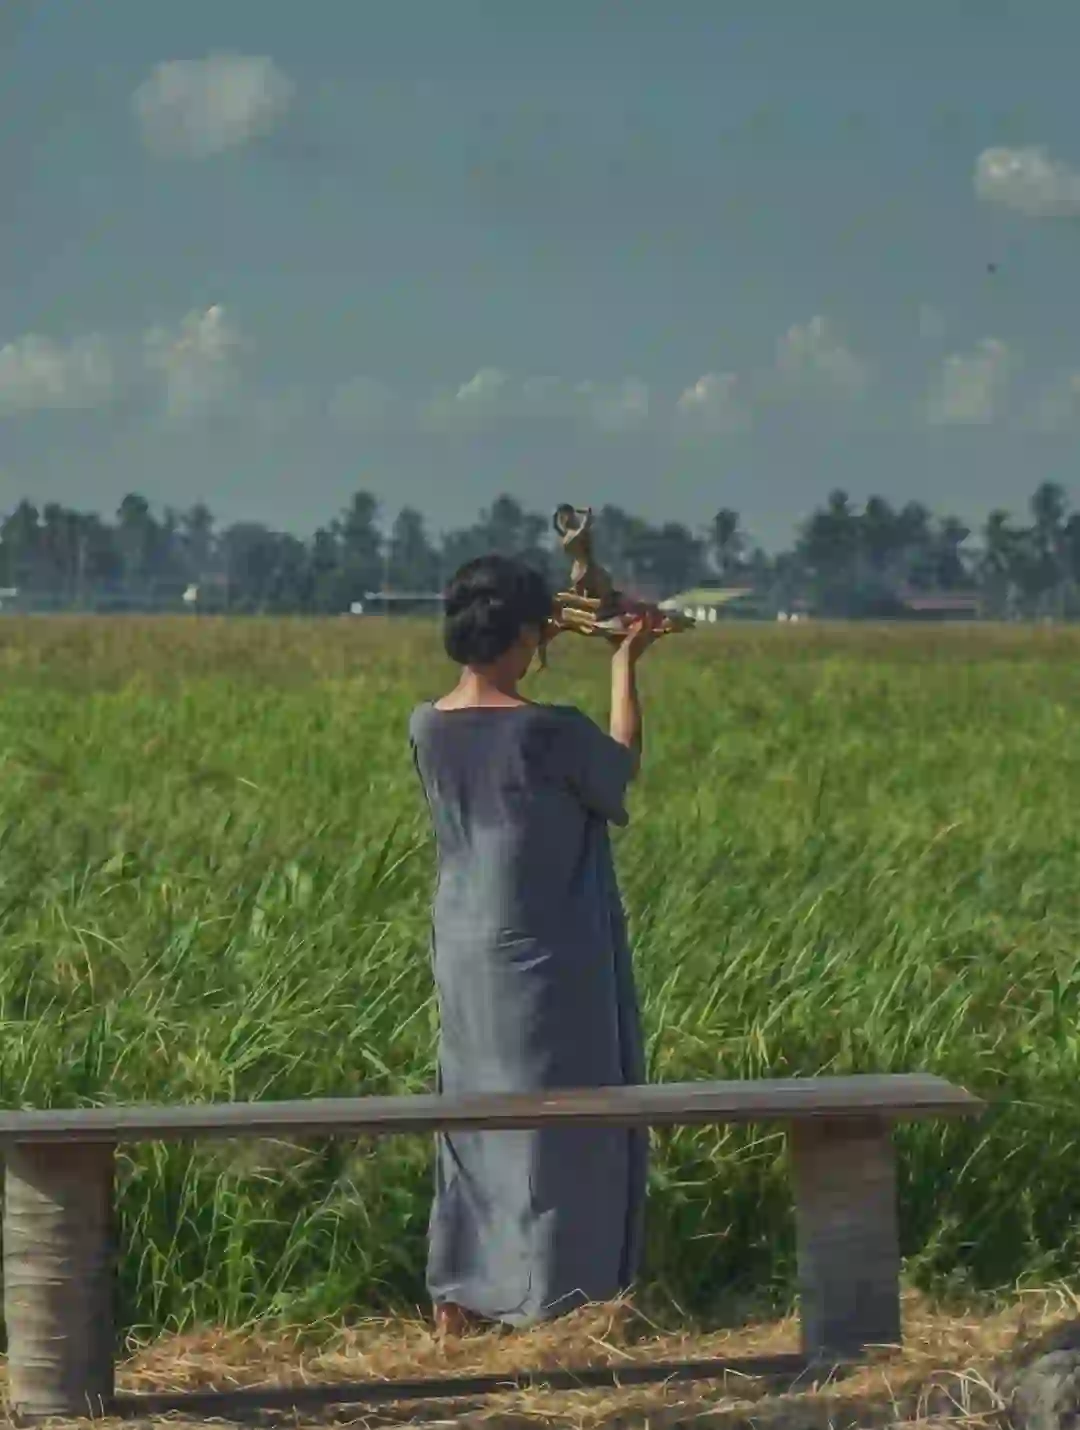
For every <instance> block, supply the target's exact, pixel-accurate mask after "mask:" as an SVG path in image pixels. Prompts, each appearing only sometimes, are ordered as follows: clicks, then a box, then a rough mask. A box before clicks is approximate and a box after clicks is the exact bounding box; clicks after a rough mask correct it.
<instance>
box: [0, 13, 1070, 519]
mask: <svg viewBox="0 0 1080 1430" xmlns="http://www.w3.org/2000/svg"><path fill="white" fill-rule="evenodd" d="M1078 52H1080V8H1077V7H1076V6H1075V5H1073V4H1071V3H1069V0H1017V3H1007V0H908V3H905V4H900V3H898V0H897V2H896V3H890V4H888V5H886V4H875V5H867V4H865V3H860V0H815V3H814V4H812V5H811V4H808V3H806V0H670V3H667V4H662V3H661V0H648V3H645V0H620V3H614V0H610V3H608V0H544V3H540V0H528V3H526V0H380V3H373V0H312V3H310V4H308V5H298V4H297V3H295V0H228V3H222V0H184V3H183V4H171V5H166V4H164V3H149V0H95V3H94V4H93V5H88V4H86V3H79V0H9V4H8V6H7V7H6V9H5V11H4V13H3V15H2V16H0V170H2V172H0V177H2V178H3V179H4V180H5V190H6V192H7V194H8V202H7V203H6V204H5V205H3V206H2V208H0V506H4V507H6V506H10V505H11V504H13V502H14V501H15V500H17V499H18V498H19V497H20V496H22V495H29V496H31V497H33V498H34V499H36V500H38V501H44V500H48V499H56V500H61V501H64V502H69V503H75V504H78V505H80V506H82V507H86V508H92V509H98V510H111V509H112V508H114V507H115V505H116V504H117V502H118V501H119V499H120V497H121V496H122V495H123V493H124V492H125V491H128V490H130V489H133V488H134V489H138V490H141V491H143V492H144V493H145V494H146V495H147V496H148V497H149V498H150V499H151V500H152V501H154V502H155V503H159V504H160V503H166V502H168V503H172V504H174V505H187V504H189V503H191V502H193V501H197V500H204V501H206V502H208V503H209V504H210V505H211V507H212V508H213V509H214V510H215V511H216V512H218V513H219V514H220V516H221V517H222V518H223V519H226V520H228V519H235V518H237V517H239V516H251V517H254V518H257V519H263V520H266V521H268V522H271V523H274V524H280V525H282V526H285V527H287V528H290V529H293V530H296V531H298V532H300V533H306V532H310V531H311V530H312V529H313V528H314V527H315V526H316V525H318V524H319V523H320V522H321V521H322V520H324V519H326V518H327V517H329V516H330V515H331V514H333V513H334V512H335V511H336V510H337V509H338V508H339V507H341V506H342V505H343V504H344V503H345V501H346V500H347V499H348V496H349V495H350V493H351V492H352V491H353V490H354V489H355V488H356V487H357V486H360V485H363V486H366V487H368V488H369V489H371V490H372V491H374V492H375V493H376V495H377V496H378V497H379V498H380V500H381V501H382V502H383V503H384V506H385V511H386V514H387V516H392V515H393V514H394V512H395V511H396V510H397V508H398V507H399V506H400V505H402V504H403V503H406V502H407V503H410V504H413V505H417V506H420V507H421V508H422V509H423V510H424V511H425V512H427V513H428V514H429V515H430V517H431V519H432V522H433V525H434V526H435V527H436V528H441V527H445V526H448V525H452V524H455V523H458V522H462V521H465V520H468V519H470V518H471V517H472V515H473V513H474V512H475V511H476V509H477V508H478V507H479V506H480V505H482V504H484V503H485V502H487V501H489V500H490V499H491V497H492V496H494V495H495V494H496V493H497V492H498V491H501V490H509V491H512V492H513V493H515V494H516V495H518V496H519V497H521V498H522V500H524V501H526V502H527V503H528V504H530V505H532V506H534V507H538V508H544V507H547V506H550V505H552V504H553V502H555V501H557V500H561V499H564V498H565V499H569V500H572V501H575V502H581V503H584V502H592V503H594V504H599V503H601V502H605V501H618V502H620V503H622V504H623V505H625V506H628V507H630V508H631V509H633V510H636V511H639V512H641V513H642V514H644V515H647V516H649V517H651V518H654V519H656V518H659V517H661V516H673V517H675V518H677V519H680V520H684V521H687V522H689V523H691V524H692V525H699V524H701V523H703V522H705V521H706V520H707V519H708V517H709V516H710V515H711V514H712V512H713V511H715V510H716V509H717V508H718V507H719V506H721V505H731V506H735V507H736V508H738V509H739V510H740V511H741V512H743V513H744V516H745V519H746V521H747V523H748V525H749V526H750V528H751V530H752V531H753V532H754V533H755V534H756V535H757V536H758V537H759V538H760V539H762V540H763V541H765V542H766V544H769V545H774V544H776V543H777V542H780V541H783V540H786V539H787V538H788V537H789V535H790V532H791V529H792V526H793V524H794V523H795V522H797V521H798V520H799V519H801V518H802V517H803V516H804V515H805V514H806V513H807V512H808V510H809V509H810V508H811V507H812V506H813V505H814V503H815V502H817V501H820V500H821V499H822V498H823V497H824V496H825V494H826V492H827V491H828V490H829V489H830V488H831V487H834V486H843V487H845V488H847V489H848V490H849V491H850V492H851V493H852V495H853V496H854V497H856V498H858V499H862V498H865V497H866V496H867V495H868V494H869V493H871V492H880V493H882V494H884V495H886V496H889V497H891V498H893V499H895V500H904V499H906V498H908V497H916V498H919V499H921V500H923V501H926V502H927V503H928V504H929V505H931V506H932V507H933V508H934V509H936V510H938V511H945V510H952V511H957V512H958V513H959V514H960V515H962V516H963V517H965V518H966V519H968V520H971V521H978V520H980V519H981V518H983V517H984V516H985V515H986V513H987V512H988V511H989V510H990V509H991V508H992V507H994V506H996V505H1004V506H1006V507H1010V508H1012V509H1014V510H1017V511H1018V510H1020V509H1021V508H1022V507H1023V505H1024V503H1025V501H1026V499H1027V496H1028V494H1029V493H1030V491H1031V489H1032V487H1033V486H1034V485H1035V484H1036V482H1038V481H1039V480H1042V479H1044V478H1052V479H1055V480H1059V481H1062V482H1063V483H1064V485H1065V486H1066V487H1067V488H1068V489H1070V490H1071V491H1072V493H1073V494H1074V495H1080V493H1078V492H1077V491H1076V483H1075V482H1074V466H1075V464H1076V450H1077V443H1076V437H1077V433H1078V431H1080V327H1078V325H1077V323H1076V321H1075V317H1074V314H1075V311H1076V305H1077V298H1076V295H1077V291H1078V286H1080V285H1078V280H1080V123H1078V120H1080V90H1078V87H1077V85H1076V82H1075V73H1076V65H1075V56H1076V54H1077V53H1078ZM989 265H996V271H994V272H990V271H988V268H989Z"/></svg>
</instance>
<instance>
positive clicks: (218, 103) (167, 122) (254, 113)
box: [131, 54, 295, 159]
mask: <svg viewBox="0 0 1080 1430" xmlns="http://www.w3.org/2000/svg"><path fill="white" fill-rule="evenodd" d="M294 93H295V86H294V84H293V82H292V80H291V79H290V78H289V76H288V75H287V74H285V73H284V72H283V71H282V70H281V69H279V68H278V66H277V65H276V64H275V63H274V61H273V60H272V59H270V58H269V57H268V56H266V55H228V54H216V55H209V56H208V57H207V58H206V59H202V60H168V61H166V62H165V63H164V64H159V65H157V66H155V68H154V69H153V70H152V71H151V73H150V75H149V76H148V78H147V79H145V80H144V81H143V82H142V84H140V85H139V87H138V89H136V91H135V93H134V94H133V95H132V101H131V103H132V109H133V111H134V114H135V119H136V122H137V124H138V126H139V129H140V132H141V134H142V138H143V142H144V144H145V145H146V147H147V148H148V149H149V150H150V151H151V153H153V154H156V155H158V156H159V157H161V158H169V159H209V158H211V157H212V156H213V155H215V154H220V153H223V152H224V151H225V150H226V149H233V148H236V147H237V146H238V145H241V144H246V143H248V142H249V141H250V140H252V139H257V138H260V137H261V136H263V135H266V134H269V133H270V132H271V130H273V129H274V128H276V126H277V125H278V123H279V122H280V121H281V119H282V118H283V117H284V115H285V113H286V111H287V110H288V108H289V105H290V104H291V103H292V99H293V95H294Z"/></svg>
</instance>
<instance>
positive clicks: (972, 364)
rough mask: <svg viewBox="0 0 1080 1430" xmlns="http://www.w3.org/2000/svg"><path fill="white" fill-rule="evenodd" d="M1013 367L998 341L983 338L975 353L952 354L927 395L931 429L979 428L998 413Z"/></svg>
mask: <svg viewBox="0 0 1080 1430" xmlns="http://www.w3.org/2000/svg"><path fill="white" fill-rule="evenodd" d="M1014 366H1015V359H1014V356H1013V354H1012V353H1011V352H1010V351H1009V348H1008V347H1007V345H1006V344H1005V343H1003V342H1000V341H999V340H998V339H997V338H984V339H983V340H982V342H981V343H979V344H978V345H977V346H976V348H975V350H974V352H970V353H951V354H950V355H949V356H948V357H947V358H946V359H945V361H944V362H943V363H942V365H941V372H940V374H939V376H938V378H937V381H936V382H935V385H934V388H933V390H932V391H931V393H930V397H929V400H928V402H927V406H926V418H927V421H928V422H929V423H930V424H931V426H935V427H944V426H952V425H958V426H978V425H985V424H986V423H988V422H993V420H994V419H995V417H997V416H998V415H999V414H1000V411H1001V408H1002V405H1003V403H1004V401H1005V397H1006V395H1007V392H1008V386H1009V379H1010V377H1011V376H1012V371H1013V368H1014Z"/></svg>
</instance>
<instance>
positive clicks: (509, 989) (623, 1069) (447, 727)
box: [410, 556, 655, 1334]
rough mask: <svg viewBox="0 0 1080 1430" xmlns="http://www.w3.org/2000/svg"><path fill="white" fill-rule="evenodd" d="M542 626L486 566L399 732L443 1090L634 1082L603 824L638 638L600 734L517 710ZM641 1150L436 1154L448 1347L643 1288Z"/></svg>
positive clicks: (457, 1150) (438, 1274) (536, 609)
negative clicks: (482, 1331) (434, 685)
mask: <svg viewBox="0 0 1080 1430" xmlns="http://www.w3.org/2000/svg"><path fill="white" fill-rule="evenodd" d="M551 614H552V595H551V592H550V590H549V589H548V587H547V586H546V584H545V583H544V581H543V579H542V578H541V577H540V576H539V575H537V574H536V572H534V571H531V570H530V569H529V568H527V567H525V566H523V565H521V564H520V563H518V562H516V561H511V560H508V559H506V558H504V557H499V556H487V557H482V558H481V559H480V560H477V561H473V562H470V563H469V564H468V565H466V566H464V567H462V569H461V570H460V571H459V572H458V573H457V575H456V576H455V577H454V578H453V580H452V581H451V583H450V586H449V588H448V591H447V594H446V615H445V630H444V639H445V645H446V650H447V653H448V654H449V656H450V657H451V659H452V660H454V661H455V662H456V663H457V664H458V665H460V666H461V667H462V672H461V678H460V680H459V681H458V683H457V685H456V686H455V687H454V689H453V690H452V691H450V693H449V694H448V695H445V696H443V698H442V699H441V700H438V701H436V702H435V703H434V704H425V705H421V706H420V707H419V708H418V709H417V710H415V711H414V712H413V715H412V719H411V721H410V738H411V743H412V749H413V755H414V759H415V761H416V767H417V770H418V772H419V775H420V779H421V782H422V784H423V787H424V791H425V794H426V796H427V800H428V805H429V807H430V810H431V818H432V823H433V826H434V831H435V839H436V845H437V850H438V862H439V874H438V886H437V890H436V894H435V903H434V911H433V948H434V965H435V981H436V987H437V993H438V1004H439V1015H440V1024H441V1031H440V1044H439V1089H440V1091H442V1092H445V1093H460V1092H536V1091H540V1090H543V1089H547V1088H559V1087H564V1088H565V1087H603V1086H611V1085H616V1084H622V1083H636V1082H642V1081H643V1080H644V1059H643V1053H642V1040H641V1029H640V1023H639V1016H638V1006H637V998H636V994H635V989H634V979H633V971H632V967H631V961H630V951H629V947H628V945H627V939H626V929H625V924H624V921H623V913H622V907H621V903H620V899H619V892H618V888H617V885H616V882H615V872H614V866H613V863H612V858H611V850H610V845H609V842H608V830H607V826H608V824H619V825H623V824H626V822H627V814H626V810H625V805H624V800H625V795H626V789H627V786H628V785H629V783H630V782H631V780H632V779H633V778H634V776H635V775H636V773H637V770H638V766H639V763H640V755H641V712H640V706H639V703H638V695H637V689H636V683H635V666H636V664H637V661H638V658H639V657H640V656H641V654H642V652H643V651H644V650H645V649H646V648H647V647H648V646H649V645H650V644H651V643H652V641H653V639H654V638H655V637H654V631H653V629H652V625H651V622H650V621H649V620H648V619H644V620H642V621H639V622H638V624H637V625H636V626H635V627H634V628H633V629H632V631H631V632H630V634H629V635H628V636H627V637H626V638H625V639H624V640H623V641H622V642H621V644H620V645H619V646H618V648H617V649H616V651H615V654H614V656H613V659H612V691H611V733H610V734H609V735H608V734H605V733H604V732H603V731H602V730H600V729H599V728H598V727H597V726H596V725H594V724H593V723H592V721H591V720H589V719H588V718H587V717H586V716H585V715H583V714H581V713H580V712H579V711H578V710H575V709H573V708H571V707H568V706H550V705H537V704H534V703H533V702H531V701H529V700H526V699H525V698H524V697H523V696H522V695H521V694H520V693H519V691H518V684H519V682H520V681H521V680H522V678H523V677H524V676H525V674H526V672H527V671H528V669H529V667H530V666H531V664H532V662H533V659H534V657H535V655H536V653H537V650H538V648H539V645H540V642H541V639H542V635H543V632H544V627H545V624H546V622H547V621H548V619H549V618H550V616H551ZM647 1146H648V1143H647V1134H645V1133H643V1132H633V1131H629V1132H628V1131H625V1130H623V1129H621V1128H587V1129H582V1128H545V1129H542V1130H539V1131H524V1132H517V1131H511V1132H503V1131H499V1132H460V1133H453V1134H452V1135H451V1134H443V1135H440V1136H439V1137H438V1139H437V1160H436V1174H435V1201H434V1205H433V1208H432V1212H431V1223H430V1230H429V1250H428V1287H429V1290H430V1293H431V1297H432V1301H433V1303H434V1306H435V1318H436V1324H437V1325H438V1327H439V1329H440V1330H442V1331H443V1332H444V1333H449V1334H460V1333H462V1332H464V1331H466V1330H467V1329H468V1328H469V1327H470V1326H473V1325H475V1324H479V1323H483V1322H484V1321H489V1322H503V1323H506V1324H510V1325H527V1324H529V1323H531V1322H535V1321H539V1320H545V1319H549V1318H551V1317H553V1316H557V1315H561V1314H562V1313H564V1312H566V1311H569V1310H572V1309H573V1308H575V1307H576V1306H580V1305H582V1304H584V1303H585V1302H587V1301H604V1300H610V1299H612V1298H613V1297H615V1296H617V1295H619V1294H621V1293H622V1292H623V1291H625V1290H626V1289H627V1288H628V1287H629V1286H630V1284H631V1282H632V1281H633V1280H634V1277H635V1275H636V1273H637V1270H638V1265H639V1261H640V1252H641V1238H642V1220H643V1218H642V1212H643V1208H644V1199H645V1170H646V1155H647Z"/></svg>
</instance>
